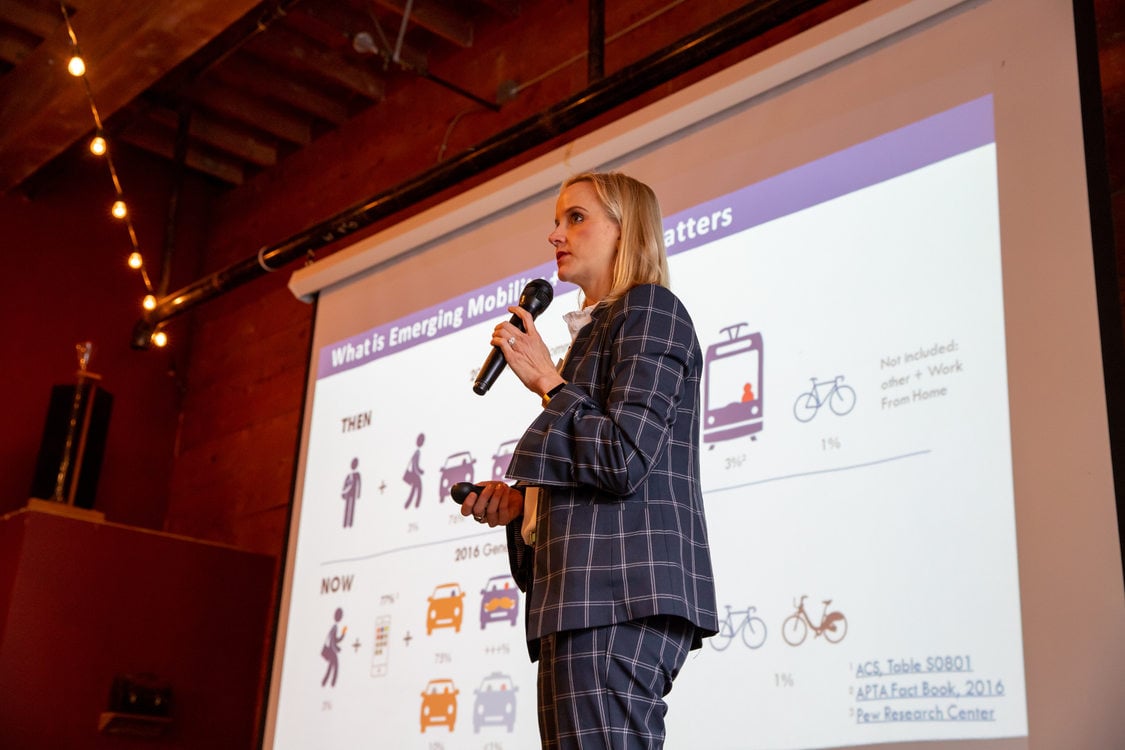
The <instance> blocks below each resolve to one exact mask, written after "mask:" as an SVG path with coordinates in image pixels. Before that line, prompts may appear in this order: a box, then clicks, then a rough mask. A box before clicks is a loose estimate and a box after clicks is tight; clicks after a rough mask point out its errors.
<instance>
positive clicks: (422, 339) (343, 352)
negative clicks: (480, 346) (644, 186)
mask: <svg viewBox="0 0 1125 750" xmlns="http://www.w3.org/2000/svg"><path fill="white" fill-rule="evenodd" d="M554 273H555V262H554V261H550V262H547V263H543V264H542V265H539V266H536V267H535V268H531V269H529V270H527V271H525V272H523V273H520V274H518V275H516V276H509V277H508V278H506V279H500V280H499V281H497V282H496V283H495V284H491V285H489V286H487V287H481V288H479V289H474V290H473V291H471V292H466V293H465V294H462V295H461V296H459V297H453V298H452V299H449V300H446V301H445V302H442V303H441V304H440V305H434V306H432V307H427V308H425V309H423V310H419V311H418V312H415V313H412V314H410V315H407V316H406V317H403V318H399V319H398V320H395V321H392V322H390V323H385V324H384V325H381V326H378V327H377V328H372V329H370V330H367V331H364V332H363V333H357V334H356V335H354V336H350V337H348V338H346V339H344V340H342V341H337V342H335V343H333V344H330V345H328V346H324V347H321V349H320V354H319V357H318V361H317V368H316V377H317V379H318V380H319V379H320V378H325V377H328V376H329V375H335V374H336V373H338V372H343V371H345V370H350V369H352V368H353V367H359V366H361V365H365V364H367V363H368V362H373V361H375V360H376V359H381V358H383V357H386V356H389V355H391V354H398V353H399V352H402V351H406V350H407V349H410V348H412V347H415V346H418V345H419V344H424V343H426V342H429V341H433V340H434V339H437V338H441V337H442V336H445V335H446V334H449V333H453V332H455V331H458V330H460V329H461V328H463V327H466V326H471V325H475V324H477V323H479V322H481V320H483V319H488V320H494V321H496V322H497V323H498V322H500V320H502V319H504V318H507V317H510V315H509V313H508V308H509V307H511V306H512V305H518V304H519V300H520V293H521V292H523V288H524V287H525V286H527V284H528V282H529V281H532V280H533V279H540V278H543V279H548V280H551V281H552V283H555V282H556V281H557V280H555V279H552V276H553V275H554ZM561 286H563V287H565V288H569V289H573V288H574V287H573V286H572V285H570V284H563V285H561ZM555 291H556V293H559V291H560V290H559V289H558V288H556V290H555ZM486 343H487V342H486Z"/></svg>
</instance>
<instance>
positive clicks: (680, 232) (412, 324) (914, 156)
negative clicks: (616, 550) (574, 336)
mask: <svg viewBox="0 0 1125 750" xmlns="http://www.w3.org/2000/svg"><path fill="white" fill-rule="evenodd" d="M995 138H996V136H995V127H994V123H993V108H992V97H991V96H984V97H981V98H979V99H974V100H973V101H971V102H967V103H965V104H962V105H960V106H957V107H954V108H952V109H949V110H946V111H944V112H941V113H938V114H936V115H933V116H931V117H927V118H926V119H924V120H920V121H918V122H916V123H913V124H911V125H907V126H905V127H902V128H899V129H898V130H893V131H891V132H889V133H885V134H883V135H880V136H878V137H876V138H872V139H871V140H869V141H864V142H863V143H859V144H856V145H855V146H851V147H849V148H846V149H844V150H842V151H838V152H836V153H835V154H831V155H830V156H826V157H823V158H821V159H817V160H816V161H812V162H809V163H808V164H803V165H801V166H799V167H796V168H794V169H791V170H789V171H787V172H782V173H781V174H779V175H775V176H773V177H769V178H767V179H765V180H762V181H761V182H757V183H755V184H753V185H749V186H747V187H745V188H742V189H740V190H736V191H735V192H733V193H728V194H727V195H724V196H722V197H720V198H716V199H714V200H711V201H707V202H706V203H701V204H699V205H698V206H694V207H693V208H690V209H688V210H686V211H681V212H680V213H678V214H674V215H672V216H667V217H665V218H664V240H665V244H666V245H667V248H668V254H669V255H675V254H676V253H680V252H684V251H686V250H691V249H693V248H697V247H700V246H702V245H706V244H708V243H710V242H714V241H715V240H718V239H721V238H723V237H727V236H729V235H733V234H736V233H738V232H742V231H745V230H747V229H750V228H751V227H755V226H758V225H759V224H764V223H766V222H767V221H772V220H774V219H777V218H780V217H782V216H787V215H789V214H792V213H795V212H797V211H800V210H802V209H805V208H809V207H811V206H815V205H817V204H819V203H824V202H825V201H829V200H832V199H833V198H838V197H840V196H842V195H847V194H848V193H852V192H855V191H856V190H860V189H862V188H865V187H868V186H870V185H875V184H877V183H879V182H883V181H885V180H889V179H892V178H894V177H898V176H900V175H904V174H906V173H908V172H913V171H914V170H916V169H921V168H922V167H925V166H927V165H929V164H934V163H936V162H939V161H942V160H944V159H948V158H950V157H952V156H956V155H957V154H961V153H965V152H967V151H971V150H973V149H975V148H979V147H980V146H984V145H987V144H990V143H993V142H994V141H995ZM554 275H555V264H554V261H550V262H548V263H544V264H542V265H540V266H537V267H535V268H531V269H529V270H528V271H526V272H524V273H520V274H518V275H515V276H510V277H508V278H506V279H501V280H499V281H497V282H496V283H495V284H492V285H490V286H487V287H481V288H479V289H475V290H473V291H471V292H467V293H466V294H463V295H461V296H459V297H454V298H452V299H449V300H447V301H446V302H443V303H442V304H440V305H434V306H432V307H428V308H426V309H424V310H420V311H418V312H416V313H413V314H411V315H408V316H406V317H404V318H401V319H399V320H396V321H393V322H391V323H387V324H384V325H382V326H379V327H377V328H372V329H370V330H368V331H364V332H363V333H358V334H356V335H355V336H351V337H349V338H347V339H344V340H342V341H337V342H335V343H333V344H330V345H328V346H325V347H322V348H321V349H320V353H319V357H318V362H317V378H318V379H319V378H324V377H328V376H329V375H334V374H336V373H338V372H343V371H345V370H350V369H352V368H353V367H359V366H361V365H365V364H367V363H368V362H372V361H374V360H376V359H380V358H382V357H386V356H388V355H391V354H396V353H398V352H401V351H405V350H406V349H409V348H411V347H414V346H417V345H419V344H422V343H426V342H428V341H432V340H434V339H436V338H440V337H442V336H444V335H446V334H448V333H453V332H454V331H457V330H459V329H461V328H462V327H463V326H467V325H474V324H476V323H479V322H480V321H481V320H482V319H484V318H485V317H487V318H489V319H495V320H497V321H499V320H500V319H501V318H503V317H504V316H505V315H506V314H507V309H508V307H509V306H510V305H515V304H518V302H519V295H520V292H522V291H523V288H524V286H526V285H527V283H528V282H529V281H531V280H532V279H536V278H545V279H551V280H552V282H553V283H557V279H554V278H553V277H554ZM561 287H562V288H556V290H555V291H556V294H558V293H561V292H563V291H566V290H569V289H573V288H574V287H573V286H572V285H570V284H563V285H561Z"/></svg>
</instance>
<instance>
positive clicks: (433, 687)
mask: <svg viewBox="0 0 1125 750" xmlns="http://www.w3.org/2000/svg"><path fill="white" fill-rule="evenodd" d="M460 692H461V691H460V690H458V689H457V687H456V686H455V685H454V684H453V680H446V679H440V680H430V681H429V682H428V683H426V689H425V690H423V691H422V710H421V714H420V718H421V722H422V729H421V731H422V732H425V731H426V729H427V728H429V727H432V726H434V725H435V724H444V725H445V726H446V727H447V728H448V729H449V731H450V732H452V731H453V725H454V724H456V723H457V694H458V693H460Z"/></svg>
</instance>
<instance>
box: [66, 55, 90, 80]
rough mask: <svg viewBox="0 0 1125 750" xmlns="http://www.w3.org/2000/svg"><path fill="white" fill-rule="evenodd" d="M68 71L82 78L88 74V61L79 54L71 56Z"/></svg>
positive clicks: (67, 66)
mask: <svg viewBox="0 0 1125 750" xmlns="http://www.w3.org/2000/svg"><path fill="white" fill-rule="evenodd" d="M66 69H67V72H69V73H70V74H71V75H72V76H74V77H75V78H81V77H82V76H84V75H86V61H85V60H83V59H82V58H81V57H79V56H78V55H75V56H74V57H72V58H70V62H68V63H67V64H66Z"/></svg>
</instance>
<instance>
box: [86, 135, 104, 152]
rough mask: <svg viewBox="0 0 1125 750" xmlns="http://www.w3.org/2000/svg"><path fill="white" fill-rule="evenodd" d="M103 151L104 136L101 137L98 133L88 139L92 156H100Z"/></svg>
mask: <svg viewBox="0 0 1125 750" xmlns="http://www.w3.org/2000/svg"><path fill="white" fill-rule="evenodd" d="M105 151H106V142H105V138H102V137H101V136H100V135H95V136H94V137H93V138H92V139H91V140H90V153H91V154H93V155H94V156H102V155H103V154H105Z"/></svg>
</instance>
